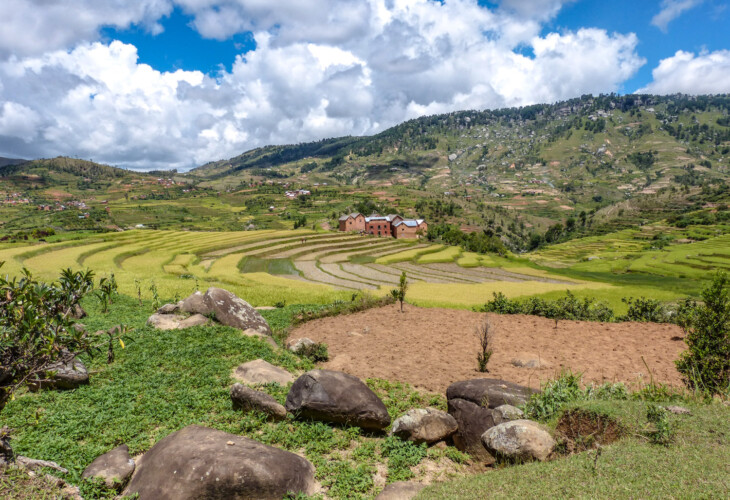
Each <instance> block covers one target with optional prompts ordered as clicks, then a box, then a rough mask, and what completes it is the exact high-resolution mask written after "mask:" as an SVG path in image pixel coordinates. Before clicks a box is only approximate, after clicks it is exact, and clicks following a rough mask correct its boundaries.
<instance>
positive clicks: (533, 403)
mask: <svg viewBox="0 0 730 500" xmlns="http://www.w3.org/2000/svg"><path fill="white" fill-rule="evenodd" d="M580 380H581V375H580V374H574V373H572V372H568V371H565V372H562V373H561V374H560V376H559V377H558V378H557V379H555V380H551V381H550V382H548V383H547V384H545V386H544V387H543V389H542V392H540V393H536V394H533V395H532V396H530V400H529V401H528V402H527V404H526V405H525V415H526V416H527V417H529V418H534V419H537V420H547V419H549V418H550V417H552V416H553V415H555V414H556V413H558V412H559V411H560V410H561V409H562V408H563V407H564V406H565V405H566V404H568V403H571V402H573V401H577V400H578V399H580V398H581V397H583V395H584V393H583V391H582V390H581V388H580Z"/></svg>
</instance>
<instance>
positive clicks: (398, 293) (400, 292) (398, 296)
mask: <svg viewBox="0 0 730 500" xmlns="http://www.w3.org/2000/svg"><path fill="white" fill-rule="evenodd" d="M407 290H408V278H407V277H406V272H405V271H403V272H402V273H401V275H400V282H399V283H398V288H394V289H392V290H391V291H390V295H391V296H392V297H393V299H394V300H397V301H398V302H400V312H403V302H404V301H405V300H406V291H407Z"/></svg>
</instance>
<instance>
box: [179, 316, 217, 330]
mask: <svg viewBox="0 0 730 500" xmlns="http://www.w3.org/2000/svg"><path fill="white" fill-rule="evenodd" d="M209 324H210V320H209V319H208V318H206V317H205V316H203V315H202V314H193V315H192V316H190V317H189V318H185V319H184V320H182V321H181V322H180V324H179V325H178V328H191V327H193V326H206V325H209Z"/></svg>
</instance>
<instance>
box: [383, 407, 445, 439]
mask: <svg viewBox="0 0 730 500" xmlns="http://www.w3.org/2000/svg"><path fill="white" fill-rule="evenodd" d="M458 428H459V426H458V425H457V423H456V420H455V419H454V417H452V416H451V415H449V414H448V413H446V412H443V411H440V410H436V409H433V408H416V409H413V410H409V411H407V412H406V413H405V414H403V415H401V416H400V417H398V418H397V419H396V420H395V422H393V427H392V429H391V431H390V433H391V435H395V436H398V437H400V438H401V439H405V440H408V441H413V442H415V443H416V444H421V443H426V444H432V443H436V442H438V441H443V440H444V439H448V438H449V437H451V436H452V435H453V434H454V433H455V432H456V431H457V430H458Z"/></svg>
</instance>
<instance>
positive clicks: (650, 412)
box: [646, 403, 674, 446]
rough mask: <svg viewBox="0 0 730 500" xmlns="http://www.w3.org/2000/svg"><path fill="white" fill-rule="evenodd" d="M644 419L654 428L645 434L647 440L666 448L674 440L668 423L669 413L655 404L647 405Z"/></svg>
mask: <svg viewBox="0 0 730 500" xmlns="http://www.w3.org/2000/svg"><path fill="white" fill-rule="evenodd" d="M646 419H647V420H648V421H649V423H650V424H652V425H653V427H654V428H653V429H652V430H650V431H649V432H648V433H647V434H648V436H649V440H650V441H651V442H652V443H654V444H661V445H663V446H668V445H669V443H671V442H672V439H673V438H674V432H673V431H672V427H671V425H670V423H669V412H668V411H667V410H666V409H665V408H663V407H661V406H659V405H657V404H656V403H649V406H648V407H647V408H646Z"/></svg>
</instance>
